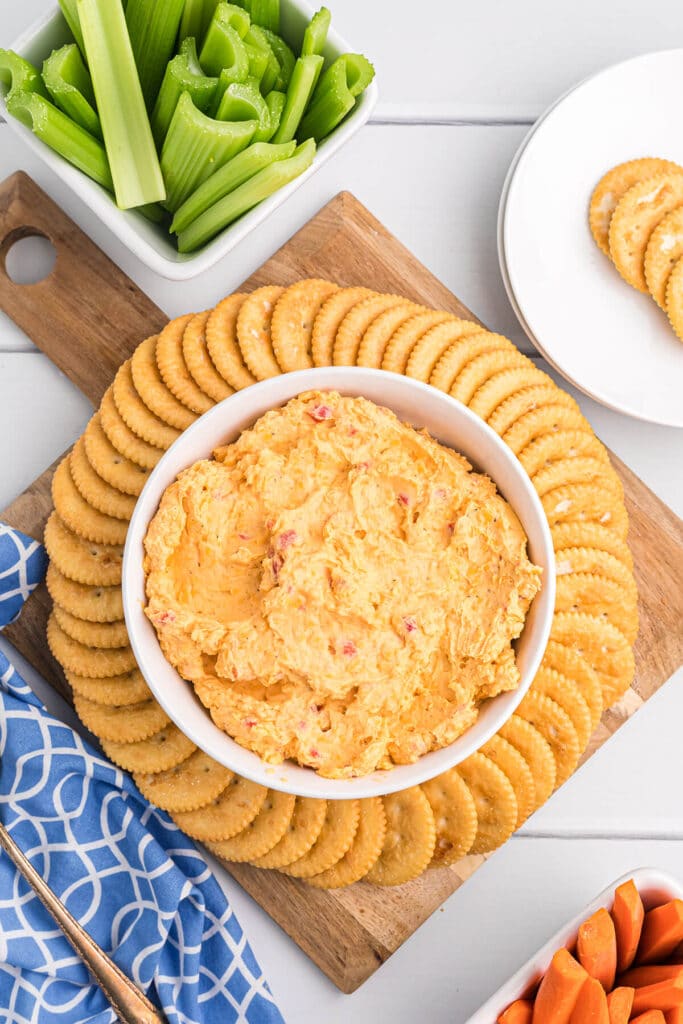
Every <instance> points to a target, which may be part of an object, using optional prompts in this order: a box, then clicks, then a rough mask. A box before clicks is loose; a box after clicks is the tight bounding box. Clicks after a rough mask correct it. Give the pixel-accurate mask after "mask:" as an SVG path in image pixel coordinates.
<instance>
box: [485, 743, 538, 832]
mask: <svg viewBox="0 0 683 1024" xmlns="http://www.w3.org/2000/svg"><path fill="white" fill-rule="evenodd" d="M481 753H482V754H485V755H486V757H488V758H489V760H491V761H493V763H494V764H495V765H498V767H499V768H500V770H501V771H502V772H503V774H504V775H505V776H506V778H507V779H508V780H509V782H510V783H511V785H512V788H513V790H514V791H515V799H516V801H517V821H516V823H515V830H517V829H518V828H521V827H522V825H523V824H524V822H525V821H526V820H527V818H528V817H529V815H530V814H532V813H533V812H534V810H535V809H536V786H535V783H534V776H533V774H532V771H531V768H530V767H529V765H528V764H527V762H526V760H525V759H524V757H523V756H522V754H520V752H519V751H518V750H517V748H516V747H513V745H512V744H511V743H508V741H507V740H506V739H503V737H502V736H499V735H496V736H492V737H491V739H490V740H488V741H487V742H486V743H485V744H484V746H483V747H482V748H481Z"/></svg>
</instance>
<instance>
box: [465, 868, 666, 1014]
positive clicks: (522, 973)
mask: <svg viewBox="0 0 683 1024" xmlns="http://www.w3.org/2000/svg"><path fill="white" fill-rule="evenodd" d="M630 878H632V879H633V881H634V882H635V884H636V887H637V889H638V892H639V893H640V895H641V897H642V900H643V903H644V904H645V909H646V910H650V908H651V907H655V906H658V905H659V904H660V903H666V902H667V901H668V900H673V899H683V884H681V882H679V881H677V880H676V879H675V878H672V877H671V875H667V874H665V873H664V872H663V871H659V870H658V869H657V868H636V870H635V871H630V872H629V873H628V874H627V875H622V877H621V878H617V880H616V881H615V882H612V884H611V885H608V886H607V888H606V889H603V891H602V892H601V893H600V895H599V896H596V898H595V899H594V900H593V901H592V903H589V904H588V906H587V907H584V909H583V910H582V911H580V913H578V914H577V915H576V916H575V917H573V918H572V919H571V921H569V922H568V923H567V924H566V925H565V926H564V927H563V928H560V930H559V931H558V932H556V933H555V934H554V935H553V937H552V938H551V939H549V940H548V941H547V942H546V943H545V945H544V946H542V947H541V949H539V950H538V952H537V953H535V954H534V956H532V957H531V959H530V960H528V961H527V962H526V963H525V964H524V966H523V967H520V969H519V970H518V971H517V973H516V974H513V976H512V977H511V978H510V979H509V981H506V982H505V984H504V985H503V986H502V987H501V988H499V989H498V991H497V992H496V993H495V995H492V996H491V998H490V999H489V1000H488V1001H487V1002H486V1003H484V1005H483V1006H482V1007H481V1009H479V1010H477V1012H476V1013H475V1014H473V1016H471V1017H470V1019H469V1020H468V1021H467V1024H496V1021H497V1020H498V1017H499V1015H500V1014H501V1013H502V1012H503V1010H505V1009H506V1008H507V1007H508V1006H509V1005H510V1003H513V1002H514V1001H515V999H522V998H523V997H524V996H526V995H527V994H528V992H529V990H530V989H532V988H533V986H534V985H535V984H536V983H537V982H538V981H540V979H541V977H542V976H543V975H544V974H545V972H546V971H547V969H548V967H549V966H550V961H551V960H552V958H553V954H554V953H555V952H556V951H557V950H558V949H560V948H561V947H562V946H565V947H567V948H571V947H572V946H573V945H574V943H575V942H576V937H577V935H578V931H579V925H581V924H583V922H584V921H585V920H586V919H587V918H589V917H590V916H591V914H594V913H595V911H596V910H599V909H600V908H601V907H604V908H605V910H611V909H612V903H613V901H614V890H615V889H616V888H617V887H618V886H620V885H621V884H622V883H623V882H628V880H629V879H630Z"/></svg>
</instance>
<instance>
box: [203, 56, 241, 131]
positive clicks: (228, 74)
mask: <svg viewBox="0 0 683 1024" xmlns="http://www.w3.org/2000/svg"><path fill="white" fill-rule="evenodd" d="M245 53H246V51H245ZM248 72H249V61H248V60H247V62H246V64H244V65H242V63H241V62H240V64H239V66H238V67H235V66H233V67H231V68H223V70H222V71H221V73H220V75H219V76H218V85H217V86H216V91H215V93H214V94H213V100H212V102H211V104H210V105H209V109H208V111H207V113H208V114H211V115H212V117H215V116H216V111H217V110H218V108H219V107H220V105H221V100H222V99H223V93H224V92H225V90H226V89H227V88H228V86H229V85H232V84H233V82H246V81H247V79H248V77H249V74H248ZM236 75H239V77H235V76H236Z"/></svg>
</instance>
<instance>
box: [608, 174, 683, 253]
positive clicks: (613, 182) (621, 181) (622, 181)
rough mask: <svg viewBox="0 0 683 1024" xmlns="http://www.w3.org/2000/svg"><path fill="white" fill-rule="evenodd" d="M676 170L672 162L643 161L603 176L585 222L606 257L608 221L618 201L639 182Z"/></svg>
mask: <svg viewBox="0 0 683 1024" xmlns="http://www.w3.org/2000/svg"><path fill="white" fill-rule="evenodd" d="M677 170H681V168H679V166H678V164H675V163H673V162H672V161H671V160H659V159H657V158H656V157H644V158H642V159H640V160H628V161H627V162H626V163H623V164H619V165H618V166H617V167H612V168H611V169H610V170H609V171H607V174H604V175H603V176H602V178H601V179H600V181H599V182H598V184H597V185H596V186H595V189H594V191H593V195H592V196H591V201H590V208H589V212H588V221H589V225H590V229H591V233H592V235H593V238H594V239H595V242H596V244H597V245H598V247H599V248H600V249H602V251H603V252H604V254H605V256H609V254H610V252H609V226H610V221H611V220H612V214H613V213H614V210H615V208H616V205H617V203H618V202H619V200H620V199H621V197H622V196H623V195H624V194H625V193H626V192H628V190H629V189H630V188H631V187H632V186H633V185H637V184H638V182H639V181H644V180H645V179H647V178H651V177H652V176H653V175H655V174H665V173H668V172H672V171H673V172H675V171H677Z"/></svg>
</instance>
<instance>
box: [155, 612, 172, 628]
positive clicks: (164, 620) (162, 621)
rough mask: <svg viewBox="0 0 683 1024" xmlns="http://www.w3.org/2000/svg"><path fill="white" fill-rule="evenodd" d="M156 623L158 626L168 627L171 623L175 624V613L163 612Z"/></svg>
mask: <svg viewBox="0 0 683 1024" xmlns="http://www.w3.org/2000/svg"><path fill="white" fill-rule="evenodd" d="M156 621H157V625H158V626H166V625H167V624H168V623H169V622H175V612H172V611H167V612H161V614H160V615H157V620H156Z"/></svg>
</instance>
